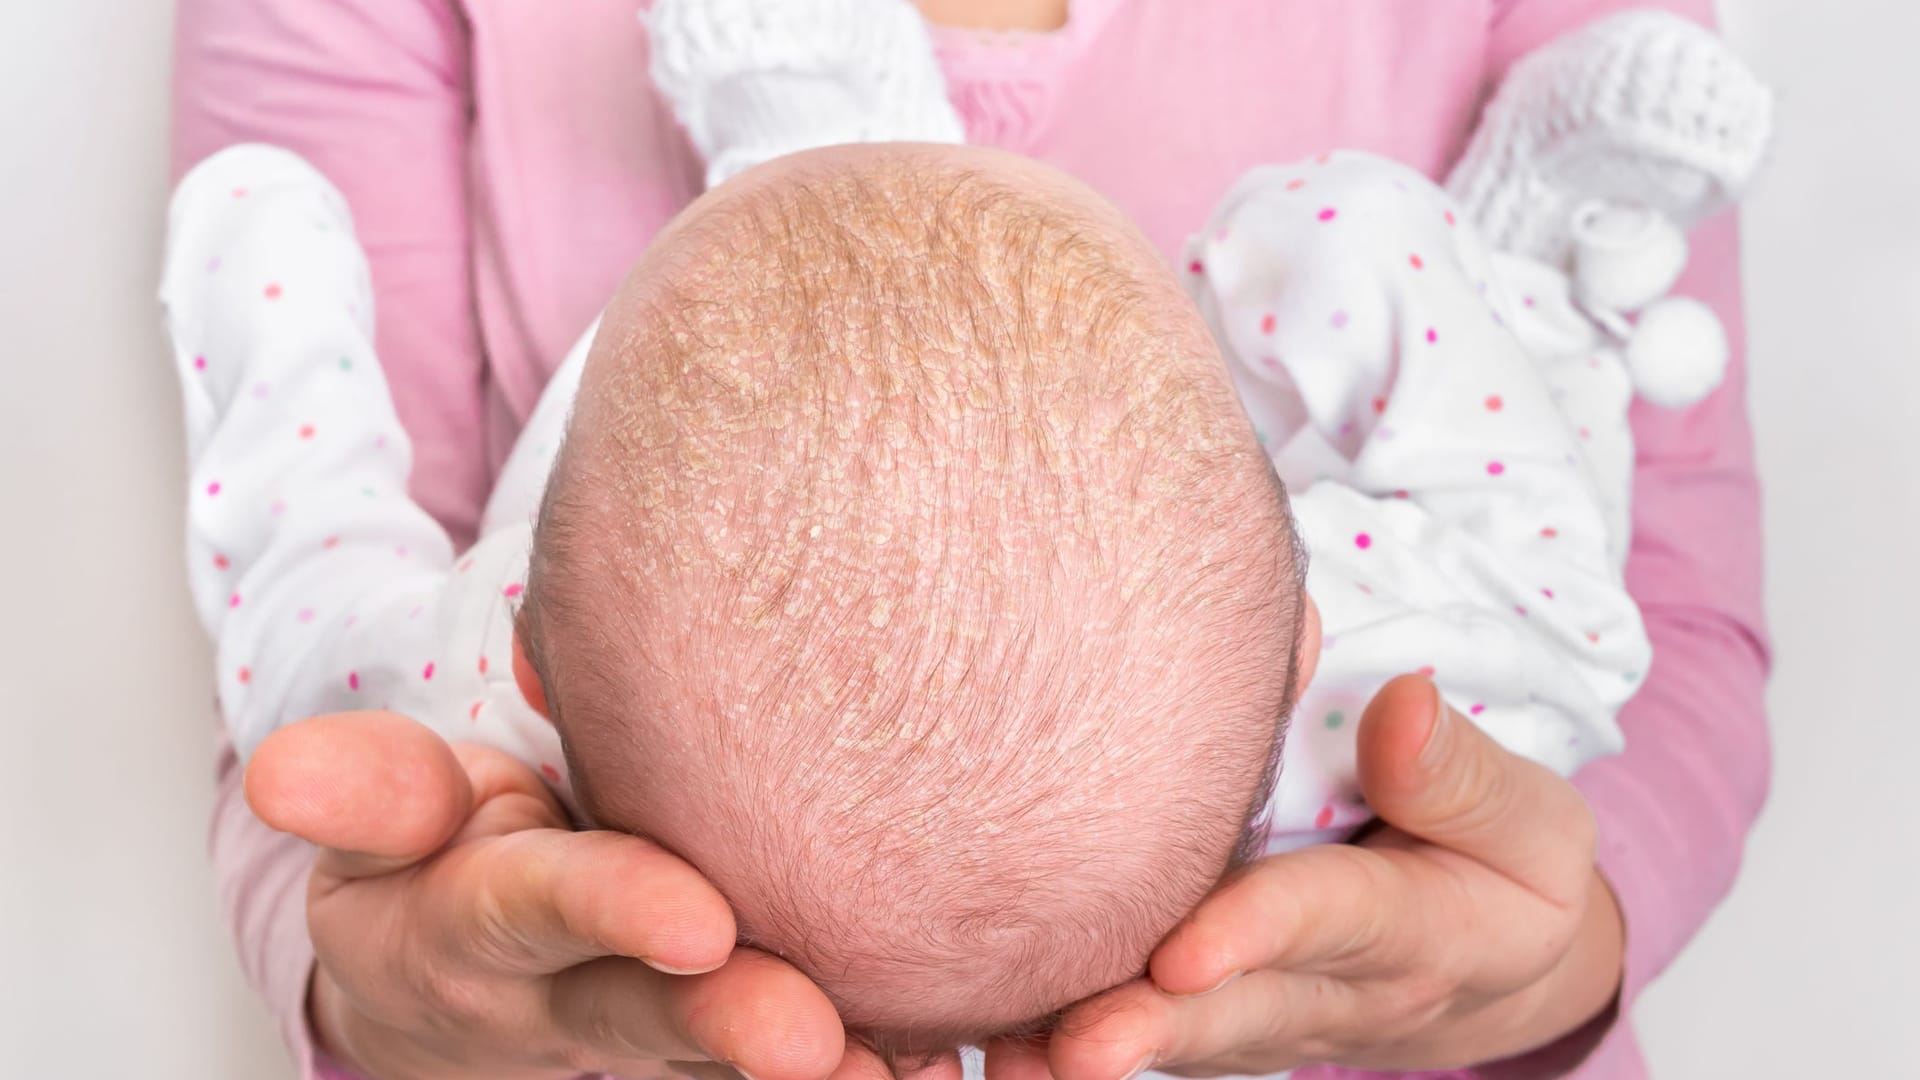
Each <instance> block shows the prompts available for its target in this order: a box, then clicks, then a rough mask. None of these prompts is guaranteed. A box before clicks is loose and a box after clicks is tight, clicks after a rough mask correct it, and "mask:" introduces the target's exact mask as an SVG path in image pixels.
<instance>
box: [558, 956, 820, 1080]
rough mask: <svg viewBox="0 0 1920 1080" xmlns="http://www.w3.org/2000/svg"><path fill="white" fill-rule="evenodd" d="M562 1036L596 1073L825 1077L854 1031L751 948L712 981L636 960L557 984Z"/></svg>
mask: <svg viewBox="0 0 1920 1080" xmlns="http://www.w3.org/2000/svg"><path fill="white" fill-rule="evenodd" d="M552 1000H553V1003H554V1008H553V1019H554V1023H555V1026H556V1030H557V1031H558V1032H559V1033H560V1034H561V1035H562V1036H563V1037H565V1038H570V1039H572V1040H574V1041H576V1042H577V1043H578V1044H579V1045H580V1046H581V1047H583V1048H584V1049H585V1050H586V1051H588V1052H589V1054H590V1056H588V1057H584V1058H580V1059H578V1060H580V1061H587V1062H596V1063H597V1064H596V1065H595V1068H596V1070H598V1071H606V1072H623V1071H626V1068H625V1066H628V1065H630V1064H631V1063H632V1062H635V1061H644V1060H657V1059H660V1058H675V1059H682V1060H707V1061H717V1062H722V1063H725V1064H728V1065H731V1066H732V1067H734V1068H735V1069H738V1070H739V1071H741V1072H743V1073H745V1074H747V1075H748V1076H751V1077H753V1078H754V1080H822V1078H824V1077H827V1076H828V1075H829V1074H831V1073H833V1071H834V1069H835V1068H836V1067H837V1066H839V1065H840V1063H841V1059H842V1057H843V1056H844V1051H845V1048H846V1034H845V1031H844V1030H843V1029H842V1028H841V1026H840V1018H839V1016H838V1015H837V1014H836V1013H835V1012H834V1010H833V1005H832V1004H831V1003H830V1002H829V1001H828V1000H827V997H826V995H825V994H823V993H821V992H820V990H819V988H818V987H816V986H814V985H813V983H812V982H811V981H809V980H808V979H807V978H806V976H804V975H802V974H800V972H798V971H796V970H795V969H794V968H793V967H791V966H790V965H788V964H785V963H783V962H781V961H780V960H778V959H776V958H774V957H771V956H768V955H767V954H765V953H762V952H757V951H755V950H752V949H742V950H740V951H738V952H736V953H735V954H734V956H733V958H732V959H731V960H730V961H729V962H728V963H727V964H726V965H725V966H724V967H722V968H720V969H719V970H718V971H714V972H711V973H709V974H706V975H696V976H688V977H674V976H668V975H662V974H660V973H658V972H656V971H653V970H651V969H649V968H646V967H643V966H641V965H639V964H636V963H633V962H632V961H626V960H617V959H607V960H599V961H595V962H592V963H589V964H584V965H582V966H580V967H578V968H574V969H572V970H570V971H567V972H563V973H562V974H560V975H559V976H556V977H555V979H554V992H553V998H552Z"/></svg>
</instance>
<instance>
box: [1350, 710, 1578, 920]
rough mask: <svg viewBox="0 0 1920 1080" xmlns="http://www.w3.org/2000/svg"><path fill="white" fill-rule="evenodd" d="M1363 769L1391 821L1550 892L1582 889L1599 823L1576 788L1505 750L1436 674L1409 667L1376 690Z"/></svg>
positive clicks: (1378, 808) (1364, 729) (1366, 787)
mask: <svg viewBox="0 0 1920 1080" xmlns="http://www.w3.org/2000/svg"><path fill="white" fill-rule="evenodd" d="M1359 769H1360V786H1361V789H1362V790H1363V791H1364V792H1365V793H1366V796H1367V800H1368V802H1369V803H1371V805H1372V806H1373V809H1374V812H1375V813H1377V814H1379V815H1380V817H1381V818H1382V819H1384V820H1385V821H1387V822H1388V823H1389V824H1391V825H1394V826H1396V827H1398V828H1399V829H1401V830H1403V831H1405V832H1408V833H1411V834H1413V835H1414V836H1417V837H1420V838H1421V839H1423V840H1426V841H1428V842H1429V843H1432V844H1436V845H1439V846H1440V847H1444V848H1448V849H1450V850H1453V851H1457V852H1459V853H1461V854H1463V855H1466V856H1468V857H1469V858H1472V859H1474V860H1476V861H1478V862H1480V863H1483V864H1485V865H1487V866H1488V867H1490V868H1492V869H1494V870H1496V871H1498V872H1500V873H1501V874H1504V875H1505V876H1507V877H1509V878H1511V879H1513V880H1514V881H1517V882H1519V883H1520V884H1522V885H1524V886H1526V887H1527V888H1528V889H1529V890H1530V891H1533V892H1535V893H1538V894H1540V895H1543V896H1546V897H1548V898H1550V899H1553V900H1556V901H1560V902H1563V903H1568V904H1577V903H1580V902H1581V901H1582V899H1583V898H1584V895H1585V888H1586V884H1587V879H1588V878H1589V877H1590V876H1591V875H1592V870H1593V857H1594V824H1593V813H1592V811H1591V810H1589V809H1588V807H1587V803H1586V800H1585V799H1584V798H1582V797H1581V795H1580V792H1579V789H1577V788H1575V787H1574V786H1573V785H1572V784H1571V783H1569V782H1567V781H1566V780H1564V779H1562V778H1561V777H1559V776H1556V775H1554V774H1553V773H1552V772H1551V771H1550V770H1548V769H1546V768H1544V767H1542V766H1540V765H1538V764H1535V763H1534V762H1531V761H1528V760H1527V759H1525V758H1522V757H1520V756H1518V755H1516V754H1512V753H1509V752H1508V751H1506V750H1504V749H1502V748H1501V746H1500V745H1499V744H1498V743H1496V742H1494V741H1493V740H1492V739H1491V738H1489V737H1488V736H1487V734H1486V733H1485V732H1483V731H1481V730H1480V729H1479V728H1478V727H1476V726H1475V725H1474V724H1473V723H1472V722H1471V721H1469V720H1467V719H1466V718H1465V717H1463V716H1461V715H1460V714H1459V713H1457V712H1455V711H1454V710H1453V709H1451V708H1448V707H1447V706H1446V705H1445V703H1444V702H1443V701H1442V700H1441V697H1440V692H1439V690H1438V689H1436V688H1435V687H1434V685H1433V684H1432V683H1431V682H1428V681H1427V680H1425V679H1422V678H1419V677H1416V676H1404V677H1402V678H1399V679H1395V680H1394V681H1393V682H1390V683H1388V684H1387V685H1386V686H1385V687H1384V688H1383V689H1382V690H1381V691H1380V693H1379V694H1378V695H1376V696H1375V697H1374V699H1373V701H1372V702H1371V703H1370V704H1369V705H1368V706H1367V709H1366V713H1365V715H1364V716H1363V717H1362V719H1361V723H1360V733H1359Z"/></svg>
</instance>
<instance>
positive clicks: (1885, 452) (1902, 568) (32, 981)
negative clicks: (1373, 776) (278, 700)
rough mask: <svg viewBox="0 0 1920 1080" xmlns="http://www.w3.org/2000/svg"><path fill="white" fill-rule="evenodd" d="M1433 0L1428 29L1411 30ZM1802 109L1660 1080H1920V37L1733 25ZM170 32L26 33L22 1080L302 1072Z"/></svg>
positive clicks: (15, 218)
mask: <svg viewBox="0 0 1920 1080" xmlns="http://www.w3.org/2000/svg"><path fill="white" fill-rule="evenodd" d="M1410 2H1411V0H1410ZM1723 7H1724V11H1725V15H1726V18H1727V22H1728V30H1729V32H1730V33H1731V35H1732V36H1733V38H1734V39H1735V40H1736V42H1737V43H1738V44H1739V45H1740V46H1741V47H1742V48H1743V49H1744V50H1745V52H1746V53H1747V55H1749V56H1750V57H1751V58H1752V59H1753V61H1754V62H1755V63H1756V64H1757V66H1758V67H1759V68H1760V69H1761V70H1762V71H1763V72H1764V73H1765V74H1766V75H1767V76H1768V77H1769V78H1770V79H1771V80H1772V81H1773V82H1774V83H1775V84H1776V85H1777V86H1778V87H1779V88H1780V90H1781V101H1782V109H1781V112H1780V139H1779V152H1778V160H1777V161H1776V162H1775V163H1774V165H1773V167H1772V168H1771V170H1770V171H1769V173H1768V174H1767V176H1766V179H1765V181H1764V183H1763V184H1762V185H1761V187H1760V189H1759V190H1758V191H1757V192H1756V193H1755V195H1754V197H1753V199H1752V202H1751V204H1750V208H1749V211H1748V215H1747V221H1748V228H1749V231H1748V249H1747V260H1746V262H1747V265H1746V271H1747V280H1748V285H1749V300H1750V305H1751V330H1752V336H1753V352H1752V368H1753V383H1754V385H1753V395H1752V401H1753V409H1754V416H1755V420H1756V424H1757V426H1758V431H1759V448H1760V460H1761V469H1762V475H1763V476H1764V477H1765V478H1766V480H1767V484H1768V500H1767V517H1766V524H1767V539H1768V543H1769V546H1770V553H1771V564H1770V572H1769V576H1768V597H1769V602H1770V604H1771V609H1772V615H1773V623H1774V633H1775V640H1776V643H1777V646H1778V651H1779V667H1778V674H1777V676H1776V678H1775V680H1774V684H1773V692H1772V704H1773V718H1774V732H1775V746H1776V753H1777V762H1778V765H1777V774H1776V778H1775V783H1774V794H1773V798H1772V802H1771V805H1770V806H1769V808H1768V811H1767V814H1766V817H1765V818H1764V819H1763V820H1762V822H1761V825H1760V827H1759V829H1758V830H1757V831H1756V832H1755V833H1754V836H1753V840H1752V845H1751V848H1750V852H1749V858H1748V864H1747V870H1746V874H1745V876H1744V878H1743V879H1742V881H1741V884H1740V886H1739V888H1738V890H1737V891H1736V893H1735V895H1734V896H1733V898H1732V899H1731V900H1730V901H1729V902H1728V903H1727V905H1726V906H1725V908H1724V909H1723V910H1722V911H1721V912H1720V913H1719V914H1718V915H1717V916H1716V917H1715V918H1714V920H1713V922H1712V923H1711V924H1710V925H1709V926H1708V928H1707V929H1706V931H1705V932H1704V933H1703V934H1702V935H1701V936H1700V938H1699V940H1698V941H1697V942H1696V943H1695V945H1694V946H1693V948H1692V949H1691V950H1690V951H1689V952H1688V954H1687V955H1686V956H1685V957H1684V958H1683V959H1682V960H1681V961H1680V963H1679V964H1678V965H1677V966H1676V967H1675V969H1674V970H1673V971H1672V972H1671V973H1670V974H1669V975H1668V976H1667V977H1666V978H1665V979H1664V980H1663V981H1662V982H1661V983H1659V984H1658V985H1657V986H1656V987H1655V988H1654V989H1653V990H1652V991H1651V992H1649V993H1648V995H1647V996H1646V998H1645V1000H1644V1001H1643V1002H1642V1004H1641V1006H1640V1009H1639V1020H1640V1023H1641V1026H1642V1030H1643V1032H1644V1034H1645V1037H1646V1042H1647V1046H1648V1051H1649V1054H1650V1057H1651V1059H1652V1062H1653V1065H1654V1071H1655V1074H1656V1075H1657V1076H1659V1077H1663V1078H1694V1077H1700V1078H1720V1077H1728V1078H1733V1077H1738V1078H1763V1080H1764V1078H1774V1077H1779V1078H1787V1077H1801V1076H1820V1077H1829V1076H1842V1075H1845V1076H1861V1077H1894V1076H1920V1064H1917V1063H1920V1023H1916V1021H1915V1019H1914V1016H1915V1012H1916V1009H1920V974H1917V973H1920V933H1916V931H1915V930H1914V923H1913V920H1914V918H1915V916H1916V915H1920V867H1917V865H1916V863H1917V859H1916V848H1917V847H1920V840H1917V839H1916V836H1915V831H1916V830H1915V823H1916V820H1917V819H1920V815H1917V814H1916V812H1915V811H1914V809H1913V807H1912V804H1911V802H1910V799H1909V795H1910V793H1911V791H1912V790H1913V788H1914V786H1915V785H1914V784H1912V783H1911V781H1910V779H1909V778H1910V776H1911V775H1912V773H1913V763H1914V762H1916V761H1920V718H1916V716H1915V715H1914V712H1915V710H1914V709H1912V707H1911V706H1910V704H1909V702H1910V700H1911V699H1905V698H1902V697H1901V696H1899V695H1896V693H1895V686H1896V684H1897V683H1898V682H1899V681H1900V680H1902V679H1903V678H1905V677H1907V676H1909V675H1910V674H1911V673H1912V671H1913V665H1914V662H1915V660H1916V658H1917V657H1916V653H1917V652H1920V633H1916V632H1915V630H1914V627H1913V615H1914V612H1913V607H1914V604H1915V601H1916V600H1920V588H1917V587H1916V586H1920V572H1916V570H1915V565H1916V563H1915V551H1914V548H1915V545H1914V538H1915V537H1916V535H1917V534H1920V481H1916V479H1915V476H1916V473H1920V451H1916V449H1915V441H1916V438H1920V435H1917V434H1916V432H1915V431H1914V428H1915V427H1916V426H1920V210H1917V209H1916V207H1920V125H1916V123H1915V122H1914V119H1913V112H1914V109H1915V107H1916V105H1920V62H1917V61H1916V60H1915V59H1914V56H1915V46H1916V43H1917V42H1920V4H1914V3H1911V2H1909V0H1820V2H1815V0H1723ZM171 12H172V4H171V3H170V2H163V0H137V2H129V0H59V2H51V0H39V2H34V0H0V107H4V110H5V120H4V121H0V124H3V125H4V127H3V128H0V131H3V132H4V138H0V327H4V328H5V330H6V332H7V333H8V334H9V335H11V336H10V339H9V341H8V345H9V350H8V351H9V355H10V360H9V361H8V362H7V364H6V368H5V370H6V371H8V372H10V374H9V375H8V379H9V380H10V382H9V384H8V385H7V387H6V389H5V391H4V392H0V508H4V509H0V515H4V516H0V596H4V597H5V599H6V602H7V609H8V611H7V616H6V618H5V619H4V621H3V622H0V686H4V687H5V688H6V690H7V692H8V694H9V696H10V698H11V700H9V701H8V702H7V706H6V708H5V710H4V714H3V715H0V733H4V737H3V739H0V746H4V748H5V753H6V757H7V762H8V765H9V767H8V768H7V769H6V770H5V780H4V782H3V783H0V1073H4V1074H5V1075H9V1076H48V1077H107V1076H128V1075H139V1076H142V1077H155V1078H162V1080H176V1078H178V1080H189V1078H205V1077H215V1078H221V1077H236V1078H237V1077H284V1076H286V1075H287V1073H288V1071H289V1070H288V1066H287V1065H286V1062H285V1058H284V1056H283V1055H282V1052H281V1050H280V1048H279V1045H278V1041H277V1038H276V1036H275V1035H274V1033H273V1031H272V1030H271V1027H270V1025H269V1024H268V1023H267V1021H266V1018H265V1014H264V1011H263V1010H262V1009H261V1007H260V1006H259V1005H258V1004H256V1003H255V1002H254V1001H253V1000H252V999H251V997H250V995H249V994H248V993H247V991H246V989H245V988H244V986H243V985H242V983H241V981H240V978H239V974H238V968H237V964H236V963H235V961H234V959H233V954H232V952H231V950H230V949H229V947H228V944H227V941H226V937H225V931H224V930H223V928H222V927H221V926H220V925H219V923H218V921H217V919H216V917H215V914H214V912H215V901H214V898H213V892H212V887H211V883H210V880H209V875H208V872H207V868H206V861H205V856H204V835H205V817H206V810H207V806H208V802H209V798H210V794H209V784H208V778H209V775H210V760H209V757H210V756H209V753H208V746H209V733H210V730H211V723H212V719H211V710H210V707H209V704H208V696H209V692H208V674H207V673H208V661H207V650H206V647H205V646H204V644H203V643H202V641H201V638H200V634H199V631H198V628H197V627H196V625H195V623H194V621H193V619H192V616H191V614H190V612H189V610H188V606H187V600H186V592H185V588H184V586H183V584H182V575H181V567H180V552H179V541H178V539H177V538H178V536H179V535H180V514H181V509H180V502H181V500H180V497H179V492H180V481H181V476H182V465H181V454H180V436H179V431H178V424H179V421H178V419H177V411H176V402H175V389H174V386H173V385H172V376H171V374H170V372H169V371H168V369H167V367H166V366H165V365H164V364H163V363H162V360H161V352H160V348H159V335H158V326H159V324H158V320H157V312H156V309H155V305H154V302H153V299H152V294H153V283H154V278H155V273H156V267H157V263H158V245H159V237H160V221H161V211H162V207H163V204H164V198H165V191H164V190H163V185H164V182H165V181H164V173H165V142H166V138H165V130H166V96H165V88H166V80H167V62H168V61H167V54H168V40H169V35H170V30H171V26H170V20H171Z"/></svg>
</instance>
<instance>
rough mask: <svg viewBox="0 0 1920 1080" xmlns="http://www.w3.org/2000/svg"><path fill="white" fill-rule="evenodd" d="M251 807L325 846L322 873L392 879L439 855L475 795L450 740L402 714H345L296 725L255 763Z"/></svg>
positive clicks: (276, 736)
mask: <svg viewBox="0 0 1920 1080" xmlns="http://www.w3.org/2000/svg"><path fill="white" fill-rule="evenodd" d="M246 792H247V803H248V805H249V806H251V807H253V812H254V813H255V814H256V815H257V816H258V817H259V818H260V820H262V821H264V822H266V823H267V824H268V825H270V826H272V827H273V828H275V829H279V830H280V831H281V832H288V833H293V834H294V835H296V836H299V837H302V838H304V839H306V840H308V841H311V842H312V843H315V844H318V845H319V846H320V847H322V848H324V849H329V850H328V851H327V852H326V853H325V854H323V856H322V860H321V866H320V867H319V868H318V869H319V872H320V873H321V874H322V875H323V876H325V877H329V878H333V879H339V880H345V879H352V878H363V877H371V876H375V875H379V874H386V873H391V872H392V871H394V870H398V869H400V868H402V867H405V866H408V865H411V864H413V863H415V862H418V861H420V860H421V859H423V858H425V857H426V856H428V855H431V854H433V853H434V852H435V851H438V850H439V849H440V847H441V846H442V845H443V844H445V843H446V842H447V839H448V837H450V836H452V835H453V834H454V832H455V830H457V829H458V828H459V827H460V826H461V824H462V823H464V822H465V821H466V819H467V814H468V811H469V810H470V809H471V807H472V805H473V791H472V788H471V786H470V785H469V783H468V780H467V774H466V771H465V770H464V769H462V768H461V767H460V763H459V761H458V760H457V759H456V758H455V757H454V755H453V751H452V750H451V749H450V748H449V747H448V746H447V744H446V741H445V740H443V739H441V738H440V736H438V735H436V734H434V733H433V732H431V731H429V730H427V729H426V728H424V727H422V726H420V725H419V724H417V723H414V722H413V721H412V720H409V719H407V718H406V717H404V716H400V715H398V714H396V713H383V712H367V713H336V714H333V715H330V716H318V717H313V718H312V719H308V720H301V721H299V722H297V723H294V724H289V725H288V726H286V727H283V728H281V729H280V730H279V731H276V732H274V733H273V734H272V735H270V736H268V737H267V740H266V741H265V742H263V743H261V744H260V747H259V749H257V750H255V751H254V754H253V759H252V760H251V761H250V762H249V763H248V765H247V775H246Z"/></svg>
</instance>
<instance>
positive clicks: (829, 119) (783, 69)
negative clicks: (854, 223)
mask: <svg viewBox="0 0 1920 1080" xmlns="http://www.w3.org/2000/svg"><path fill="white" fill-rule="evenodd" d="M643 18H644V19H645V21H646V23H647V26H648V29H649V32H650V34H651V36H652V51H653V62H652V63H653V66H652V74H653V80H654V82H655V84H656V85H658V86H659V88H660V91H661V93H662V94H664V95H665V96H666V98H667V100H669V101H670V102H672V103H673V109H674V113H675V115H677V116H678V117H679V119H680V122H681V123H682V124H683V125H685V126H686V129H687V133H688V135H689V136H690V137H691V138H692V140H693V145H694V147H695V148H696V149H698V150H699V151H700V153H701V155H702V156H704V157H705V158H706V160H707V185H708V186H709V187H712V186H714V185H717V184H719V183H721V182H722V181H724V180H726V179H727V178H728V177H730V176H732V175H734V174H735V173H738V172H741V171H742V170H745V169H748V168H751V167H753V166H754V165H758V164H760V163H761V162H763V161H770V160H772V159H774V158H777V157H780V156H782V155H785V154H791V153H795V152H798V151H801V150H809V149H813V148H815V147H822V146H837V145H841V144H845V143H864V142H943V143H959V142H962V141H964V136H965V131H964V128H963V127H962V125H961V122H960V115H959V113H957V112H956V111H954V108H953V106H952V104H950V103H949V102H948V101H947V88H946V80H945V77H944V76H943V75H942V74H941V71H940V65H939V63H938V62H937V61H936V60H935V58H934V54H933V41H932V38H931V37H930V36H929V35H928V33H927V28H926V24H925V23H924V22H923V21H922V20H921V18H920V13H919V12H918V10H916V9H915V8H914V7H913V5H912V4H909V3H906V2H905V0H655V3H654V5H653V10H652V11H651V12H650V13H649V14H647V15H645V16H643Z"/></svg>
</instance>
